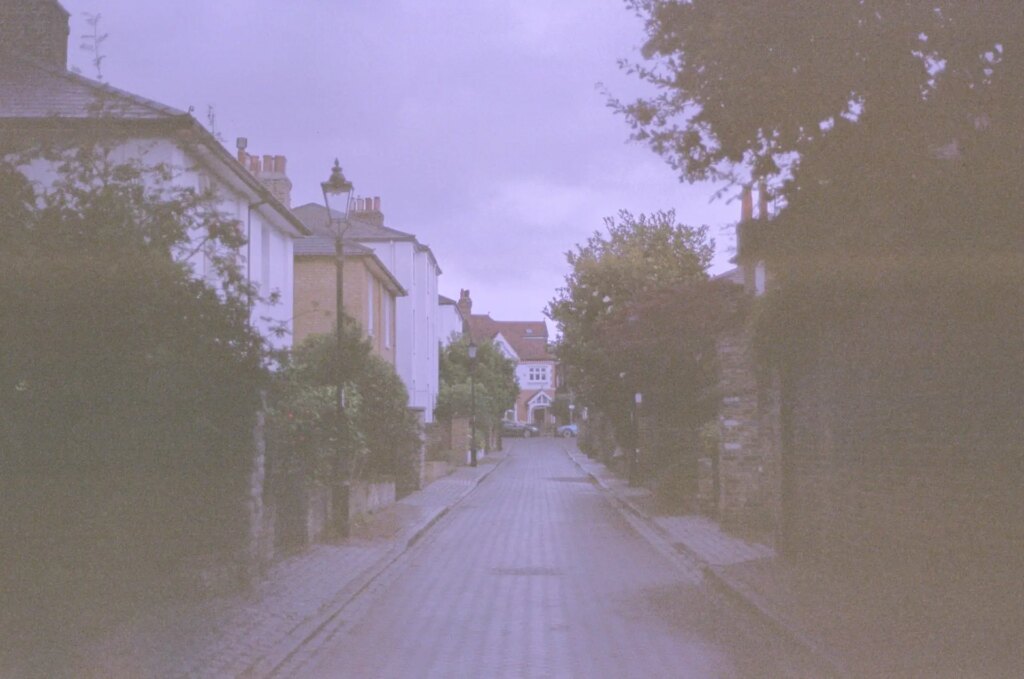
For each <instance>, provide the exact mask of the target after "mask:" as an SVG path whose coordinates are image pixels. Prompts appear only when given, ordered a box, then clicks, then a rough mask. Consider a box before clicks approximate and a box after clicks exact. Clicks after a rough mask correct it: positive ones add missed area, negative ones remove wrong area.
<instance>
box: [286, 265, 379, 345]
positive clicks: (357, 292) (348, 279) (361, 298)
mask: <svg viewBox="0 0 1024 679" xmlns="http://www.w3.org/2000/svg"><path fill="white" fill-rule="evenodd" d="M344 276H345V311H346V313H348V315H349V316H351V317H352V318H354V319H355V320H356V321H358V323H359V325H360V327H362V328H363V336H364V337H367V332H366V330H367V328H368V323H367V318H368V314H369V308H368V306H369V305H368V304H367V294H368V293H367V288H368V286H369V285H370V284H374V293H373V314H374V324H373V336H372V337H369V340H370V346H371V347H372V348H373V351H374V353H375V354H377V355H378V356H380V357H381V358H382V359H384V360H385V361H387V362H388V363H391V364H392V365H394V363H395V343H396V342H395V340H396V335H395V309H394V307H392V309H391V328H390V335H391V336H390V338H385V336H384V322H383V318H384V306H383V305H384V304H386V303H388V299H386V298H387V294H386V292H385V291H384V289H383V286H381V285H380V282H379V281H378V280H377V279H376V278H375V277H374V276H373V274H372V273H371V272H370V270H369V269H368V268H367V266H366V264H365V263H364V262H363V261H362V260H361V259H358V258H350V259H346V260H345V269H344ZM336 293H337V274H336V272H335V268H334V257H299V258H296V260H295V298H294V313H295V343H296V344H298V343H300V342H302V340H304V339H306V338H307V337H309V336H310V335H314V334H327V333H332V332H334V328H335V310H336V306H337V302H336V300H337V294H336ZM392 304H393V303H392Z"/></svg>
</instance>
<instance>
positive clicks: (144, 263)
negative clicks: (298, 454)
mask: <svg viewBox="0 0 1024 679" xmlns="http://www.w3.org/2000/svg"><path fill="white" fill-rule="evenodd" d="M50 158H51V160H55V161H56V165H55V167H56V178H55V181H54V182H53V183H52V184H51V185H49V186H47V187H45V188H42V189H35V188H33V187H32V185H30V184H28V182H27V181H26V180H25V179H24V177H22V176H21V174H20V172H19V171H18V170H17V168H16V167H14V166H13V165H12V164H9V163H5V164H3V167H2V169H0V179H2V186H3V189H2V194H3V198H4V199H5V205H4V210H3V213H4V218H3V223H2V224H0V226H2V228H0V272H2V273H0V318H2V319H3V322H2V323H0V411H3V412H4V417H3V420H2V422H3V426H2V428H0V437H2V439H3V445H2V448H3V449H4V450H5V451H7V455H6V457H7V461H13V460H15V459H16V460H18V462H19V463H21V464H27V465H45V464H48V463H50V462H53V461H54V460H63V461H64V462H65V463H72V462H73V463H76V464H90V463H100V462H111V461H120V462H122V463H124V464H132V463H142V462H144V461H148V462H157V461H161V460H176V459H181V458H190V459H191V458H193V457H196V458H197V459H199V460H202V459H203V458H204V457H210V458H216V459H222V458H224V456H230V455H234V454H238V453H239V452H240V445H241V444H242V443H243V442H244V441H247V440H248V437H247V436H246V435H245V432H247V431H248V429H249V427H250V426H251V418H252V414H253V412H254V411H255V409H256V408H257V407H258V403H259V399H258V391H259V388H260V387H261V386H262V384H263V383H264V381H265V377H266V370H265V368H264V362H265V358H266V354H265V352H264V347H263V342H262V339H261V338H260V337H259V335H257V334H256V332H255V331H254V330H253V329H252V328H251V326H250V324H249V304H250V302H251V300H252V299H253V297H254V292H253V290H252V289H251V287H250V286H249V285H248V283H247V281H246V280H245V278H244V275H243V272H242V269H241V267H240V266H239V263H238V260H237V257H236V256H235V254H234V253H235V252H237V249H238V248H239V247H240V246H241V245H242V244H243V242H244V237H243V236H242V235H241V233H242V232H241V231H240V229H239V228H238V224H237V220H235V219H233V218H231V217H229V216H227V215H225V214H222V213H221V212H220V211H219V210H218V209H217V207H216V204H217V203H216V197H215V196H214V195H213V194H212V193H211V192H205V193H204V192H199V191H196V190H194V189H192V188H189V187H183V186H181V185H179V184H177V183H176V182H175V172H174V170H173V169H172V168H170V167H168V166H163V165H159V166H154V167H147V166H145V165H143V164H142V163H141V162H137V161H129V162H117V161H115V160H114V159H113V155H111V154H110V153H109V152H108V151H107V150H106V149H104V148H103V147H101V146H85V147H82V148H79V149H75V150H72V151H63V152H59V153H56V154H55V155H51V156H50ZM198 251H201V252H203V253H205V255H206V256H207V258H208V261H209V262H210V263H211V264H212V265H213V267H214V269H215V270H216V276H215V277H213V278H209V279H205V280H204V279H199V278H197V277H196V276H195V275H193V272H192V270H191V267H190V264H189V261H190V259H191V257H192V256H193V255H194V254H195V253H196V252H198ZM243 447H244V446H243ZM208 461H209V460H208Z"/></svg>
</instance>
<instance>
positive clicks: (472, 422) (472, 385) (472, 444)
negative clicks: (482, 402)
mask: <svg viewBox="0 0 1024 679" xmlns="http://www.w3.org/2000/svg"><path fill="white" fill-rule="evenodd" d="M469 408H470V413H469V464H470V466H473V467H475V466H476V343H474V342H473V341H470V343H469Z"/></svg>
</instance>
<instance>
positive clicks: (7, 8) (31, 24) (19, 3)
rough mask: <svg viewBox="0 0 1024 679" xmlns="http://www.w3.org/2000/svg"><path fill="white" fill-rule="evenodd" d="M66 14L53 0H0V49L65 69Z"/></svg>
mask: <svg viewBox="0 0 1024 679" xmlns="http://www.w3.org/2000/svg"><path fill="white" fill-rule="evenodd" d="M68 17H69V14H68V12H67V10H65V9H64V8H63V7H61V4H60V3H59V2H57V0H0V52H9V53H11V54H14V55H16V56H21V57H27V58H29V59H33V60H35V61H38V62H41V63H43V64H46V65H47V66H52V67H54V68H59V69H62V70H65V69H67V67H68V35H69V32H70V29H69V27H68Z"/></svg>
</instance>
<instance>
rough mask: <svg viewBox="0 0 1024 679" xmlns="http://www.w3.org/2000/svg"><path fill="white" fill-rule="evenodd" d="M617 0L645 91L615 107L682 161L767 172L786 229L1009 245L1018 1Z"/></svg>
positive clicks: (724, 171) (1013, 235)
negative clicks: (636, 39)
mask: <svg viewBox="0 0 1024 679" xmlns="http://www.w3.org/2000/svg"><path fill="white" fill-rule="evenodd" d="M627 4H628V5H629V6H630V7H631V8H632V9H633V10H634V11H635V12H636V13H637V14H638V15H639V16H640V17H641V18H642V19H643V20H644V21H645V27H646V33H647V42H646V43H645V45H644V47H643V52H642V54H643V57H644V59H643V61H642V62H640V63H629V62H624V63H623V65H624V67H625V68H626V69H627V70H629V71H630V72H632V73H634V74H636V75H637V76H638V77H640V78H641V79H642V80H644V81H646V82H648V83H650V84H652V85H653V86H654V87H655V88H656V90H657V93H656V94H655V95H654V96H651V97H647V98H641V99H638V100H636V101H633V102H621V101H616V100H613V101H612V105H613V107H614V108H616V109H617V110H618V111H619V112H620V113H621V114H623V115H624V116H625V118H626V120H627V121H628V122H629V124H630V125H631V126H632V128H633V136H634V138H635V139H637V140H640V141H642V142H645V143H647V144H649V145H650V146H651V148H652V149H653V150H654V151H656V152H657V153H658V154H660V155H662V156H663V157H665V158H666V159H667V160H668V161H669V162H670V164H671V165H672V166H673V167H674V168H675V169H677V170H678V171H679V173H680V175H681V176H682V177H683V178H684V179H687V180H701V179H719V180H721V179H724V180H727V181H732V182H743V183H745V182H748V181H751V180H752V179H754V180H757V179H767V180H769V181H770V182H771V183H773V184H774V185H775V192H776V195H779V196H781V197H782V198H783V201H784V204H785V205H787V206H788V208H789V209H788V210H786V212H785V214H784V217H785V219H788V220H789V221H790V223H791V224H793V226H792V227H791V228H789V229H788V230H787V231H782V232H780V234H779V236H778V238H777V239H775V240H777V241H782V242H783V245H787V244H788V245H789V246H791V247H804V248H805V247H807V246H808V244H810V246H811V247H814V246H815V245H822V246H825V247H836V248H844V249H845V248H851V247H852V248H858V247H865V246H869V247H874V246H881V247H883V248H885V247H892V246H907V247H921V246H930V245H938V246H940V247H942V248H946V249H948V248H950V247H954V248H961V249H963V248H978V247H981V248H1000V247H1005V246H1006V245H1007V244H1011V243H1012V244H1014V245H1019V243H1018V242H1017V241H1018V240H1019V237H1020V235H1021V234H1020V224H1019V220H1016V219H1015V218H1013V216H1012V215H1014V214H1019V209H1018V208H1020V207H1021V201H1022V200H1024V198H1021V196H1022V195H1024V191H1022V188H1024V184H1022V179H1021V176H1020V172H1019V171H1018V170H1017V169H1016V165H1017V164H1019V159H1020V157H1021V154H1022V152H1024V51H1022V45H1024V4H1022V3H1020V2H1017V1H1016V0H993V1H992V2H985V3H965V2H961V1H959V0H930V1H927V2H925V1H920V2H891V1H889V0H842V1H840V2H816V1H815V0H775V1H773V2H759V3H751V2H745V1H744V0H627ZM839 223H842V226H838V224H839ZM780 228H781V225H780Z"/></svg>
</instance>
